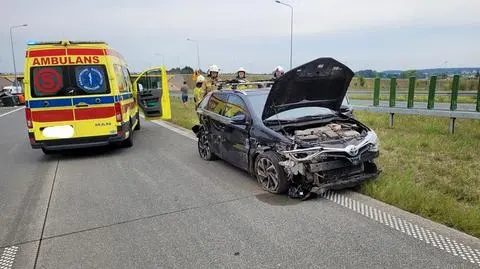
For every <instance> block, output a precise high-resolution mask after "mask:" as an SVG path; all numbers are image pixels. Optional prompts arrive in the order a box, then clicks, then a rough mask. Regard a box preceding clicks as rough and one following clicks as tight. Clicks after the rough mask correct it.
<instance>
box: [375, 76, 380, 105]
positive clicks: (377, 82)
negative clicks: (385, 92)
mask: <svg viewBox="0 0 480 269" xmlns="http://www.w3.org/2000/svg"><path fill="white" fill-rule="evenodd" d="M374 82H375V83H374V86H373V106H379V105H380V78H375V81H374Z"/></svg>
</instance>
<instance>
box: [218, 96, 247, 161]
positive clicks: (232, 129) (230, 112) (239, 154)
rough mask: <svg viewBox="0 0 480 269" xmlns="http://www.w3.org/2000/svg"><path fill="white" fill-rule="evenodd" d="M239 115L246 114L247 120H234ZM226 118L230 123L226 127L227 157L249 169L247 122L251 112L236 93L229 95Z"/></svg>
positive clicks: (228, 159)
mask: <svg viewBox="0 0 480 269" xmlns="http://www.w3.org/2000/svg"><path fill="white" fill-rule="evenodd" d="M239 115H244V116H245V121H244V122H242V121H240V122H233V121H232V120H234V119H235V118H236V117H238V116H239ZM224 116H225V118H227V119H228V123H227V124H226V126H225V127H224V131H223V135H224V136H225V139H224V141H223V144H224V145H223V148H225V151H226V155H225V159H226V160H227V161H228V162H230V163H232V164H233V165H235V166H237V167H239V168H241V169H244V170H247V169H248V150H249V139H248V134H249V125H248V124H247V122H248V119H249V118H250V114H249V113H248V110H247V107H246V105H245V102H244V101H243V99H242V98H241V97H240V96H238V95H237V94H235V93H231V94H229V96H228V102H227V105H226V107H225V113H224Z"/></svg>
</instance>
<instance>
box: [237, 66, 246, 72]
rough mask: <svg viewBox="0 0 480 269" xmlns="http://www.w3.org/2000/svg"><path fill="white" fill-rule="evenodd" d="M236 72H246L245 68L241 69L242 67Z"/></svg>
mask: <svg viewBox="0 0 480 269" xmlns="http://www.w3.org/2000/svg"><path fill="white" fill-rule="evenodd" d="M238 72H245V73H247V70H245V68H243V67H240V68H238V71H237V73H238Z"/></svg>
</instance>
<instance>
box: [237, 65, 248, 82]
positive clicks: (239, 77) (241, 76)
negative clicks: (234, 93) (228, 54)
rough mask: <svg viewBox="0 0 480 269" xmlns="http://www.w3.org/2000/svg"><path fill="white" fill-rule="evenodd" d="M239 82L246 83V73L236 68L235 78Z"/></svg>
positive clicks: (241, 68) (242, 69) (243, 69)
mask: <svg viewBox="0 0 480 269" xmlns="http://www.w3.org/2000/svg"><path fill="white" fill-rule="evenodd" d="M236 79H237V80H238V81H239V82H248V80H247V71H246V70H245V68H243V67H240V68H238V70H237V78H236Z"/></svg>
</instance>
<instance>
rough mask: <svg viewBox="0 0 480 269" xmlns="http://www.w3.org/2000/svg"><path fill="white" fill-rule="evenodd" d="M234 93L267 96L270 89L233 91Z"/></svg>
mask: <svg viewBox="0 0 480 269" xmlns="http://www.w3.org/2000/svg"><path fill="white" fill-rule="evenodd" d="M232 92H233V93H238V94H241V95H246V96H250V95H267V94H268V93H269V92H270V88H260V89H249V90H232Z"/></svg>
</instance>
